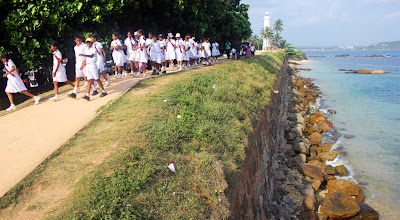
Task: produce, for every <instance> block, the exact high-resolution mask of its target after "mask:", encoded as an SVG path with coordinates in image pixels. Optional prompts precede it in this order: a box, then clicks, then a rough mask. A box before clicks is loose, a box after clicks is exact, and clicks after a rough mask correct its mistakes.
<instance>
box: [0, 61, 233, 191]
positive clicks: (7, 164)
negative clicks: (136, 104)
mask: <svg viewBox="0 0 400 220" xmlns="http://www.w3.org/2000/svg"><path fill="white" fill-rule="evenodd" d="M227 61H228V60H226V59H224V60H220V62H219V64H221V63H225V62H227ZM199 67H200V68H204V66H203V65H199V66H197V67H196V68H195V69H198V68H199ZM173 72H176V71H173ZM142 79H143V78H133V77H126V78H122V79H112V81H111V82H112V84H111V86H110V87H108V88H106V90H107V92H108V95H107V96H105V97H103V98H100V97H99V95H96V96H94V97H91V101H86V100H84V99H82V96H84V94H85V93H84V92H83V88H81V91H80V92H79V94H78V97H77V99H76V100H75V99H71V98H69V97H67V93H64V94H60V100H59V101H57V102H54V101H50V100H45V101H42V102H40V103H39V105H30V106H28V107H25V108H22V109H19V110H17V111H15V112H12V113H11V114H6V115H4V116H1V117H0V124H1V125H2V126H1V127H0V140H2V141H1V143H0V197H2V196H3V195H4V194H5V193H6V192H7V191H8V190H10V189H11V188H12V187H13V186H15V185H16V184H17V183H18V182H19V181H21V180H22V179H23V178H24V177H25V176H26V175H28V174H29V173H30V172H32V170H34V169H35V168H36V167H37V166H38V165H39V164H40V163H41V162H43V161H44V160H45V159H46V158H47V157H49V156H50V155H51V154H52V153H53V152H54V151H56V150H57V149H58V148H59V147H60V146H62V145H63V144H64V143H65V142H66V141H68V140H69V139H70V138H71V137H72V136H73V135H75V134H76V133H77V132H78V131H79V130H80V129H82V128H83V127H84V126H85V125H86V124H88V123H89V122H90V121H91V120H92V119H93V118H94V117H95V116H96V114H97V112H96V111H97V109H98V108H99V107H101V106H103V105H106V104H107V103H108V102H110V101H112V100H115V99H117V98H118V97H119V96H121V95H122V94H124V93H125V92H126V91H127V90H129V89H130V88H131V87H132V86H134V85H135V84H136V83H138V82H139V81H140V80H142ZM17 108H18V106H17Z"/></svg>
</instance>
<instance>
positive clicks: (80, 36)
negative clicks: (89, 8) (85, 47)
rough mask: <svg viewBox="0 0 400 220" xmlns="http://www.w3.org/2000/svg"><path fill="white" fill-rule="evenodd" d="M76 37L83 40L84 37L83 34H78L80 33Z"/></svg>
mask: <svg viewBox="0 0 400 220" xmlns="http://www.w3.org/2000/svg"><path fill="white" fill-rule="evenodd" d="M74 39H81V40H82V39H83V37H82V35H80V34H78V35H76V36H75V38H74Z"/></svg>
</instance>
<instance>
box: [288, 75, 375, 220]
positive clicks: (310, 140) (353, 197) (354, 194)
mask: <svg viewBox="0 0 400 220" xmlns="http://www.w3.org/2000/svg"><path fill="white" fill-rule="evenodd" d="M294 71H295V69H294ZM291 77H292V79H291V81H292V83H291V86H290V87H289V90H290V91H291V92H289V97H290V100H289V103H288V104H289V113H288V118H287V119H288V120H287V126H286V128H285V135H286V140H287V144H286V145H285V146H284V149H283V152H284V155H285V160H284V163H285V164H286V167H287V170H285V172H284V175H285V178H284V180H283V181H282V187H281V189H282V190H281V191H282V194H283V197H282V198H283V199H282V200H283V201H282V202H283V203H284V204H283V207H288V208H287V210H288V211H287V212H288V215H290V218H292V219H293V218H294V219H370V220H374V219H379V214H378V213H377V212H376V211H375V210H374V209H372V208H371V207H370V206H368V205H367V204H364V203H363V201H364V200H365V194H364V192H363V190H362V189H361V188H359V187H358V186H357V185H355V184H353V183H352V182H350V181H348V180H345V179H337V177H341V176H347V175H348V171H347V169H346V167H345V166H344V165H340V166H331V165H327V164H326V163H325V162H326V161H332V160H334V159H335V158H336V157H337V156H338V155H343V152H340V151H336V150H334V151H332V150H331V149H332V146H333V144H332V143H329V142H323V140H322V135H323V134H324V133H325V132H326V131H330V130H333V124H332V123H331V122H330V121H328V120H327V117H326V116H325V115H324V114H322V113H320V112H313V106H311V105H312V104H313V103H315V102H316V99H317V98H318V97H319V90H318V88H317V87H316V86H315V85H314V84H313V83H312V81H311V79H304V78H301V77H298V76H295V75H292V76H291ZM331 112H333V111H331ZM289 208H290V209H289Z"/></svg>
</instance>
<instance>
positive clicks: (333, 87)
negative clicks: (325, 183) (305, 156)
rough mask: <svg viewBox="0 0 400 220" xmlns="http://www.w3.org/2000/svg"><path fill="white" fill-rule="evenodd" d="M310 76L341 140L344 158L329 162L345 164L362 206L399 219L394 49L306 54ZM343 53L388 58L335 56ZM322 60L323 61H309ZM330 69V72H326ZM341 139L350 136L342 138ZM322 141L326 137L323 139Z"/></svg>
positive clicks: (398, 91)
mask: <svg viewBox="0 0 400 220" xmlns="http://www.w3.org/2000/svg"><path fill="white" fill-rule="evenodd" d="M306 54H307V57H308V58H309V60H310V61H311V62H309V63H304V64H303V65H302V67H309V68H311V69H312V71H310V72H305V71H304V72H301V73H300V76H303V77H308V78H312V79H314V82H315V84H316V85H318V86H319V87H320V90H321V92H322V100H321V107H320V108H321V109H322V110H323V109H325V110H327V109H334V110H336V111H337V114H333V115H328V119H329V120H330V121H332V122H333V124H334V126H335V128H336V129H338V132H339V133H340V135H341V137H340V138H339V139H338V140H334V141H336V145H335V146H336V147H343V150H344V151H345V152H348V154H347V156H345V157H342V158H338V159H337V160H335V161H334V162H333V163H334V164H345V165H346V166H347V167H348V169H350V174H351V176H352V178H350V179H351V180H352V181H355V182H357V183H358V184H359V185H360V186H361V187H362V188H363V189H364V191H365V193H366V195H367V199H366V203H368V204H369V205H371V206H372V207H373V208H375V209H376V210H378V211H379V212H380V214H381V219H400V51H306ZM341 54H349V55H350V56H362V55H373V54H382V55H387V56H388V57H335V55H341ZM311 56H327V57H311ZM330 69H332V71H331V72H330ZM339 69H370V70H371V69H383V70H386V71H387V72H389V73H387V74H384V75H364V74H346V73H345V72H343V71H339ZM344 135H354V136H355V137H354V138H350V139H346V138H344ZM325 139H326V140H328V139H329V137H328V136H327V137H325Z"/></svg>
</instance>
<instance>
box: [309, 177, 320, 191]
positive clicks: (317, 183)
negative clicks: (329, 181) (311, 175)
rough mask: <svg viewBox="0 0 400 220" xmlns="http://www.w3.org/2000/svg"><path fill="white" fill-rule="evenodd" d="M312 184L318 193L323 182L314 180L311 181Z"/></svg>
mask: <svg viewBox="0 0 400 220" xmlns="http://www.w3.org/2000/svg"><path fill="white" fill-rule="evenodd" d="M310 184H311V186H312V188H313V189H314V190H315V191H317V190H318V189H319V187H320V186H321V184H322V182H321V181H319V180H315V179H312V181H311V183H310Z"/></svg>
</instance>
